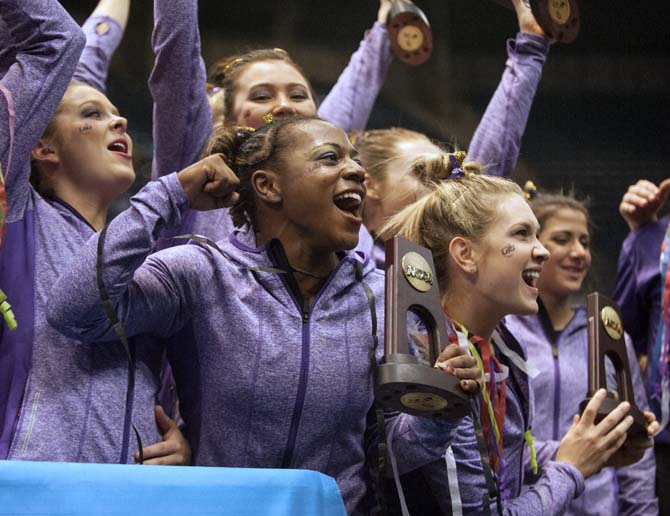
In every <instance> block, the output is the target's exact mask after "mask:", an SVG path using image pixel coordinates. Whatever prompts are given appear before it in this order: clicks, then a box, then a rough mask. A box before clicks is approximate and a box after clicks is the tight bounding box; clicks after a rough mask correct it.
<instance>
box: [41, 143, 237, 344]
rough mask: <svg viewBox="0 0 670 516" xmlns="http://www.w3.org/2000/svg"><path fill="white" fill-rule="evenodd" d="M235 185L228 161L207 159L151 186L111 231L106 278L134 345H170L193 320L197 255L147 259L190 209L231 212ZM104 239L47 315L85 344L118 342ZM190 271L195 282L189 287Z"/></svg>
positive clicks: (83, 255)
mask: <svg viewBox="0 0 670 516" xmlns="http://www.w3.org/2000/svg"><path fill="white" fill-rule="evenodd" d="M237 184H239V181H238V179H237V178H236V177H235V175H234V174H233V172H232V171H230V169H229V168H228V167H227V166H226V165H225V163H224V162H223V159H222V157H221V156H219V155H214V156H209V157H208V158H205V159H203V160H202V161H199V162H197V163H195V164H193V165H191V166H190V167H188V168H186V169H184V170H182V171H181V172H180V173H179V174H170V175H168V176H166V177H164V178H161V179H160V180H159V181H151V182H150V183H149V184H147V185H146V186H145V187H144V188H143V189H142V190H141V191H140V192H139V193H138V194H137V195H136V196H134V197H133V198H132V199H131V206H130V208H128V209H127V210H125V211H124V212H123V213H122V214H120V215H119V216H118V217H116V218H115V219H114V220H113V221H112V222H111V223H110V225H109V226H108V228H107V233H106V239H105V242H104V248H103V264H104V265H103V278H104V283H105V286H106V289H107V292H108V294H109V298H110V300H111V302H112V305H114V306H115V307H116V309H117V312H118V314H119V319H120V320H121V322H122V323H123V325H124V327H125V329H126V333H127V335H128V336H129V337H132V336H134V335H138V334H144V333H146V334H152V335H157V336H159V337H167V336H169V335H172V334H174V333H175V332H176V331H177V330H178V329H179V328H181V326H182V325H183V324H184V322H185V321H186V320H187V319H188V317H189V308H188V307H189V304H188V303H187V302H186V299H187V295H186V293H185V292H186V290H187V289H188V288H189V285H191V283H194V282H197V280H198V278H199V271H197V270H196V269H195V268H194V267H192V266H189V265H192V263H193V262H194V261H195V260H194V259H193V256H192V255H193V254H194V253H195V254H197V253H198V252H200V251H199V248H197V247H196V246H179V248H175V250H168V251H166V252H164V253H158V254H155V255H153V256H151V257H150V258H149V259H148V260H147V257H149V255H150V254H151V253H152V252H153V251H154V250H155V248H156V243H157V238H158V235H159V233H160V232H161V231H162V230H163V229H165V228H167V227H173V226H176V225H178V224H180V223H181V216H182V214H183V212H184V211H185V210H186V209H187V208H188V207H192V208H194V209H214V208H220V207H223V206H224V205H226V206H227V205H230V204H232V202H234V201H235V200H236V196H237V194H236V193H234V188H235V187H236V186H237ZM99 238H100V235H94V236H93V237H91V239H90V240H89V241H88V242H87V243H86V245H85V246H84V248H83V249H82V251H81V252H80V253H79V255H78V256H77V257H76V258H75V259H74V260H73V263H72V264H71V267H70V268H69V269H68V270H67V271H65V272H63V274H62V275H61V276H60V278H59V280H58V281H57V282H56V284H55V285H54V288H53V291H52V292H53V300H52V302H51V303H50V304H49V309H48V311H47V319H48V321H49V322H50V324H52V325H53V326H54V327H55V328H57V329H59V330H60V331H61V332H63V333H64V334H65V335H68V336H70V337H72V338H75V339H77V340H82V341H104V340H116V335H115V333H114V330H113V328H112V327H111V323H110V322H109V321H108V318H107V315H106V312H105V309H104V307H103V305H102V302H101V301H100V294H99V291H98V284H97V277H96V272H97V271H96V264H97V255H98V252H97V249H98V241H99ZM179 253H181V255H188V256H187V258H186V260H185V261H179V260H180V257H179V256H175V254H179ZM182 259H183V256H182ZM145 260H146V263H145ZM143 264H144V265H143ZM171 265H172V266H171ZM173 266H174V267H173ZM189 271H191V272H193V274H192V275H191V276H189V277H187V278H186V279H184V278H183V275H187V276H188V274H189ZM180 278H181V279H182V280H183V281H180Z"/></svg>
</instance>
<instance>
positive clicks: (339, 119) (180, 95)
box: [149, 0, 392, 247]
mask: <svg viewBox="0 0 670 516" xmlns="http://www.w3.org/2000/svg"><path fill="white" fill-rule="evenodd" d="M152 45H153V49H154V54H155V63H154V69H153V71H152V73H151V77H150V78H149V89H150V90H151V94H152V96H153V99H154V125H153V137H154V160H153V167H152V178H153V179H157V178H158V177H161V176H163V175H165V174H169V173H170V172H174V171H179V170H182V169H183V168H185V167H187V166H188V165H191V164H192V163H195V162H196V161H198V159H199V157H200V154H201V152H202V150H203V148H204V147H205V144H206V143H207V140H208V139H209V137H210V135H211V133H212V114H211V111H210V108H209V102H208V100H207V94H206V92H205V83H206V72H205V64H204V62H203V60H202V57H201V52H200V34H199V30H198V6H197V1H195V0H155V2H154V33H153V37H152ZM391 61H392V56H391V51H390V44H389V42H388V33H387V31H386V26H385V25H384V24H381V23H378V22H377V23H375V24H374V25H373V27H372V29H371V30H370V31H369V32H368V33H367V34H366V36H365V38H364V39H363V41H362V42H361V45H360V47H359V49H358V50H357V51H356V52H355V53H354V54H353V55H352V57H351V60H350V62H349V64H348V66H347V68H346V69H345V70H344V72H342V75H341V76H340V78H339V80H338V81H337V83H336V84H335V86H334V87H333V89H332V91H331V92H330V93H329V94H328V96H327V97H326V99H325V100H324V102H323V103H322V105H321V106H320V107H319V110H318V115H319V116H321V117H322V118H324V119H326V120H329V121H331V122H332V123H333V124H335V125H337V126H338V127H341V128H342V129H344V130H345V131H350V130H353V129H358V128H362V127H364V126H365V124H366V123H367V120H368V118H369V116H370V112H371V111H372V106H373V105H374V101H375V99H376V97H377V94H378V93H379V90H380V89H381V86H382V84H383V81H384V77H385V75H386V70H387V69H388V67H389V66H390V63H391ZM233 229H234V228H233V224H232V220H231V219H230V215H229V214H228V210H216V211H208V212H196V211H191V212H189V213H187V214H186V215H185V217H184V219H183V223H182V225H181V227H179V228H174V231H173V232H167V233H166V234H165V235H164V237H165V238H166V240H165V241H163V243H162V244H161V247H167V246H170V245H174V244H175V242H174V241H169V240H167V239H168V238H170V237H172V236H175V235H177V234H183V233H197V234H200V235H204V236H207V237H209V238H211V239H212V240H215V241H218V240H221V239H224V238H226V237H227V236H228V235H229V234H230V233H231V232H232V230H233ZM177 243H185V241H182V242H177Z"/></svg>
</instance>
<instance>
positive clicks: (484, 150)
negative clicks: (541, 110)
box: [468, 32, 549, 177]
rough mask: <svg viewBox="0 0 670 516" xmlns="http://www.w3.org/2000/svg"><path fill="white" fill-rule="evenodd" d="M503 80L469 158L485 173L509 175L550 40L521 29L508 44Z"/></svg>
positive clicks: (473, 142) (484, 117)
mask: <svg viewBox="0 0 670 516" xmlns="http://www.w3.org/2000/svg"><path fill="white" fill-rule="evenodd" d="M507 53H508V59H507V63H506V66H505V71H504V72H503V76H502V79H501V81H500V84H499V85H498V88H497V89H496V91H495V93H494V94H493V97H492V98H491V101H490V102H489V105H488V107H487V108H486V111H485V113H484V116H483V117H482V120H481V122H480V123H479V126H478V127H477V130H476V131H475V134H474V136H473V137H472V140H471V142H470V148H469V149H468V159H469V160H470V161H477V162H478V163H481V164H482V165H485V166H486V167H487V168H486V169H485V173H486V174H488V175H492V176H502V177H509V176H510V175H511V173H512V170H513V169H514V167H515V166H516V163H517V160H518V158H519V150H520V148H521V140H522V138H523V134H524V132H525V130H526V123H527V121H528V115H529V113H530V108H531V106H532V104H533V99H534V98H535V93H536V91H537V86H538V84H539V82H540V78H541V76H542V68H543V66H544V63H545V61H546V58H547V54H548V53H549V41H548V40H546V39H545V38H543V37H541V36H536V35H532V34H527V33H523V32H520V33H519V34H517V36H516V39H515V40H514V41H512V40H510V41H509V42H508V44H507Z"/></svg>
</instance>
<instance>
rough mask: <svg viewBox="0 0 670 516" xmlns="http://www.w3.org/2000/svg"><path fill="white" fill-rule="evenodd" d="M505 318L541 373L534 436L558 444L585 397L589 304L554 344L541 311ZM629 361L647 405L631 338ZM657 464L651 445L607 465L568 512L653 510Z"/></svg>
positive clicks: (641, 403)
mask: <svg viewBox="0 0 670 516" xmlns="http://www.w3.org/2000/svg"><path fill="white" fill-rule="evenodd" d="M505 323H506V324H507V327H508V328H509V330H510V331H511V332H512V333H513V334H514V336H515V337H516V338H517V339H518V340H519V342H521V343H522V345H523V347H524V349H525V350H526V352H527V353H528V361H529V362H530V363H531V364H532V365H534V366H535V367H536V368H537V369H539V371H540V374H539V375H538V376H536V377H535V378H534V379H533V380H532V381H531V386H532V389H533V394H534V396H535V399H536V400H541V402H540V403H538V402H536V403H535V415H536V417H535V423H534V425H533V435H534V436H535V437H536V438H537V439H538V440H541V441H545V442H547V443H548V444H550V445H553V447H554V449H555V450H557V449H558V445H559V443H560V440H561V439H562V438H563V436H564V435H565V433H566V432H567V431H568V430H569V428H570V426H571V425H572V417H573V416H574V415H575V414H577V413H579V404H580V403H581V402H582V401H583V400H584V399H585V398H586V394H587V390H588V384H587V381H588V374H587V319H586V307H584V306H579V307H577V309H576V312H575V315H574V317H573V318H572V320H571V321H570V322H569V323H568V325H567V326H566V327H565V328H564V329H563V330H562V331H561V332H559V333H558V334H557V336H556V342H555V343H553V344H552V342H551V340H550V339H551V337H549V336H548V335H547V332H546V330H545V327H544V325H543V323H542V319H541V317H540V315H529V316H524V317H521V316H509V317H506V318H505ZM626 345H627V348H628V360H629V363H630V366H631V376H632V381H633V389H634V391H635V400H636V403H637V405H638V407H639V408H640V409H641V410H647V409H648V404H647V396H646V394H645V392H644V385H643V384H642V378H641V377H640V370H639V368H638V366H637V360H636V358H635V352H634V351H633V348H632V346H631V345H630V342H629V340H628V339H626ZM655 470H656V465H655V462H654V454H653V451H652V450H651V449H650V450H648V451H647V452H646V453H645V455H644V458H643V459H642V460H641V461H640V462H638V463H636V464H634V465H632V466H628V467H626V468H619V469H614V468H605V469H603V470H602V471H601V472H600V473H599V474H597V475H594V476H592V477H590V478H589V479H587V480H586V488H585V490H584V493H583V494H582V495H581V496H580V497H579V498H576V499H575V500H573V501H572V503H571V504H570V506H569V508H568V511H567V512H566V514H573V515H575V516H577V515H579V516H591V515H593V516H595V515H603V516H604V515H610V514H621V515H633V514H635V515H638V514H639V515H650V516H651V515H655V514H658V501H657V499H656V495H655V493H654V476H655Z"/></svg>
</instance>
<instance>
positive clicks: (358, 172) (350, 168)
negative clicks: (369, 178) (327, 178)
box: [342, 158, 365, 184]
mask: <svg viewBox="0 0 670 516" xmlns="http://www.w3.org/2000/svg"><path fill="white" fill-rule="evenodd" d="M342 175H343V177H344V178H345V179H349V180H351V181H356V182H357V183H360V184H363V183H364V182H365V169H364V168H363V166H362V165H361V164H360V163H358V162H357V161H355V160H353V159H352V158H347V163H346V167H345V169H344V172H343V174H342Z"/></svg>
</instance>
